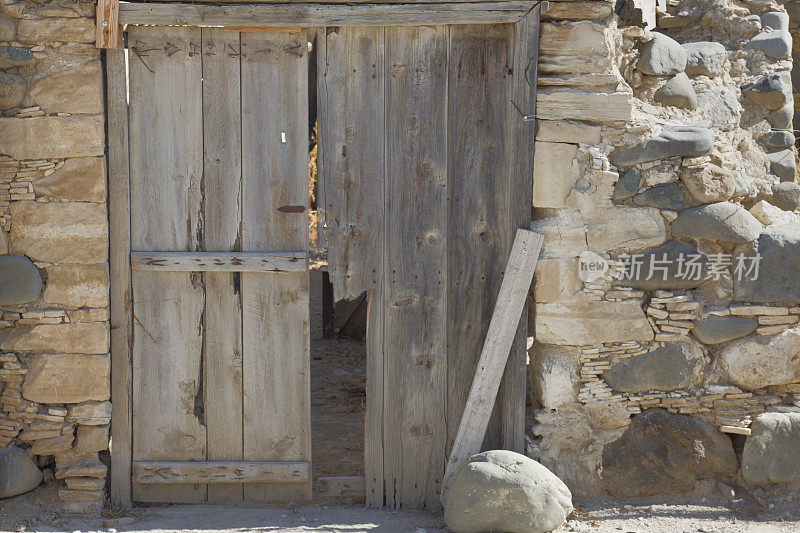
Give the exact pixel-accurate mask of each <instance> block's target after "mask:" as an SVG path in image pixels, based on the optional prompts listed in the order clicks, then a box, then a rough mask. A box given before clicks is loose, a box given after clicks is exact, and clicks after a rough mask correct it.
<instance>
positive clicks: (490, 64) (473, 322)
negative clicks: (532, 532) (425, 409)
mask: <svg viewBox="0 0 800 533" xmlns="http://www.w3.org/2000/svg"><path fill="white" fill-rule="evenodd" d="M513 54H514V51H513V26H510V25H489V26H457V27H453V28H452V30H451V39H450V73H449V91H450V93H449V101H448V103H449V121H450V129H449V132H450V134H449V157H450V161H449V165H450V167H449V180H450V190H451V193H450V198H451V200H450V201H451V206H450V219H449V234H450V246H449V249H448V253H449V258H448V265H449V269H450V270H449V288H448V308H449V309H450V310H451V312H450V313H449V314H448V319H447V323H448V331H447V335H448V355H447V373H448V376H447V386H448V394H447V397H448V413H447V416H448V450H449V449H450V447H451V446H452V443H453V441H454V439H455V435H456V431H457V429H458V423H459V420H461V414H462V411H463V409H464V405H465V403H466V400H467V396H468V394H469V384H470V383H471V381H472V376H473V375H474V373H475V368H476V366H477V364H478V359H479V357H480V353H481V348H482V346H483V342H484V339H485V336H486V331H487V330H488V327H489V321H488V318H489V317H490V316H491V313H492V309H493V307H494V302H495V300H496V298H497V293H498V291H499V289H500V283H501V281H502V276H503V266H504V265H503V263H502V261H498V260H497V258H498V257H507V256H508V250H509V249H510V244H511V239H512V238H513V235H514V230H515V227H514V226H512V225H511V220H510V219H509V212H510V206H509V205H508V204H509V203H511V202H513V200H512V198H513V197H514V195H516V194H518V192H517V191H516V190H514V189H513V187H512V184H511V182H510V180H509V179H508V176H509V174H510V173H511V168H512V167H513V165H514V164H515V163H514V162H513V161H511V160H509V159H508V157H507V156H508V154H507V152H506V150H505V146H506V145H507V144H508V143H509V142H511V140H510V139H509V138H508V137H507V136H506V129H505V125H506V121H507V120H508V118H509V117H508V116H507V114H506V109H507V106H508V105H509V103H508V102H509V98H510V96H511V95H510V86H511V72H512V70H511V68H512V61H513ZM498 411H499V409H498ZM500 416H501V414H500V413H498V414H497V415H496V416H495V417H494V419H493V424H492V428H491V429H490V430H489V432H488V436H487V441H488V442H487V446H488V447H491V448H499V447H500V443H501V434H500V426H501V420H500Z"/></svg>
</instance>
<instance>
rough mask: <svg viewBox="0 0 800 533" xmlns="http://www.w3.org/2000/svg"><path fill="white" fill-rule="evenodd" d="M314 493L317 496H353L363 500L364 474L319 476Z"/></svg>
mask: <svg viewBox="0 0 800 533" xmlns="http://www.w3.org/2000/svg"><path fill="white" fill-rule="evenodd" d="M314 495H315V496H316V497H317V498H340V497H342V496H351V497H353V498H356V499H361V500H363V499H364V476H331V477H318V478H317V486H316V490H315V491H314Z"/></svg>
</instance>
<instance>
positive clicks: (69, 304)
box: [0, 0, 111, 510]
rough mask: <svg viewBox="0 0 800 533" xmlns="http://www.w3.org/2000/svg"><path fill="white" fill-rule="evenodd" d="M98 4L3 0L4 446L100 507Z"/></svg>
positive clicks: (104, 402)
mask: <svg viewBox="0 0 800 533" xmlns="http://www.w3.org/2000/svg"><path fill="white" fill-rule="evenodd" d="M94 10H95V7H94V4H93V3H82V2H76V1H72V0H67V1H63V0H61V1H58V0H57V1H53V2H49V3H48V2H32V1H28V0H22V1H15V0H0V254H2V255H0V363H1V364H2V370H0V392H1V393H2V394H0V448H3V447H12V446H13V447H19V448H23V449H25V450H26V451H27V453H28V455H30V456H32V457H33V458H34V459H35V460H36V462H37V463H38V466H39V467H40V468H41V469H42V470H43V471H44V473H45V479H47V478H48V477H53V476H54V477H55V478H56V479H57V480H58V483H59V484H60V489H59V495H60V496H61V498H62V500H63V501H64V504H65V507H67V508H68V509H71V510H85V509H96V508H98V507H99V506H100V505H102V502H103V499H104V496H103V495H104V484H105V474H106V465H105V464H104V463H103V462H101V461H100V460H99V456H98V452H103V451H105V450H107V448H108V429H109V423H110V417H111V405H110V403H109V402H108V400H109V398H110V359H109V355H108V352H109V339H108V285H109V278H108V263H107V260H108V222H107V213H106V180H105V161H104V157H103V154H104V149H105V132H104V117H103V113H104V109H103V108H104V97H103V76H102V66H101V58H100V52H99V50H97V49H96V48H95V46H94Z"/></svg>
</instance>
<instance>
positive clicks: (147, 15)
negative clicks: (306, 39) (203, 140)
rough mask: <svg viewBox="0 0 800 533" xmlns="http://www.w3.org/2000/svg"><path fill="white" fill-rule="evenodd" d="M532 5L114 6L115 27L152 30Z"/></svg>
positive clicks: (479, 16)
mask: <svg viewBox="0 0 800 533" xmlns="http://www.w3.org/2000/svg"><path fill="white" fill-rule="evenodd" d="M534 5H535V2H531V1H527V2H518V1H508V2H454V3H427V4H423V3H420V4H357V5H338V4H237V5H235V6H233V5H206V4H178V3H163V4H162V3H154V2H120V4H119V22H120V24H147V25H153V26H222V27H235V28H248V27H251V28H252V27H314V26H409V25H419V24H431V25H432V24H499V23H515V22H517V21H519V19H520V18H522V16H523V15H525V14H526V13H527V12H528V11H530V10H531V9H532V8H533V6H534Z"/></svg>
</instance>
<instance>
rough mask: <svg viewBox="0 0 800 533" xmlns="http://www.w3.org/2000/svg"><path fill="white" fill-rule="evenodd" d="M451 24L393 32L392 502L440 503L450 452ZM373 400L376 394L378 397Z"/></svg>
mask: <svg viewBox="0 0 800 533" xmlns="http://www.w3.org/2000/svg"><path fill="white" fill-rule="evenodd" d="M449 36H450V29H449V28H447V27H444V26H410V27H403V28H395V27H392V28H387V29H386V67H385V68H386V94H387V96H386V108H387V121H386V214H385V217H386V219H385V220H386V222H385V224H386V237H385V246H386V251H385V255H386V269H387V270H386V278H385V289H384V290H385V293H384V304H383V307H384V316H385V318H384V320H385V322H384V336H383V342H384V345H385V348H384V351H385V357H384V382H383V383H384V388H383V390H384V402H383V405H384V419H383V431H384V437H383V439H384V466H383V468H384V479H385V480H386V481H385V483H386V487H387V491H386V505H387V506H389V507H408V508H412V509H421V508H428V509H433V510H435V509H438V508H439V507H440V503H439V489H440V483H441V479H442V475H443V474H444V463H443V459H444V458H445V457H446V456H447V415H446V409H447V407H446V405H447V357H446V354H447V316H448V309H447V287H448V278H447V274H448V272H447V249H448V231H447V216H448V191H449V188H448V184H447V176H448V169H447V131H448V123H447V79H448V78H447V76H448V72H447V51H448V40H449ZM368 400H369V399H368Z"/></svg>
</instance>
